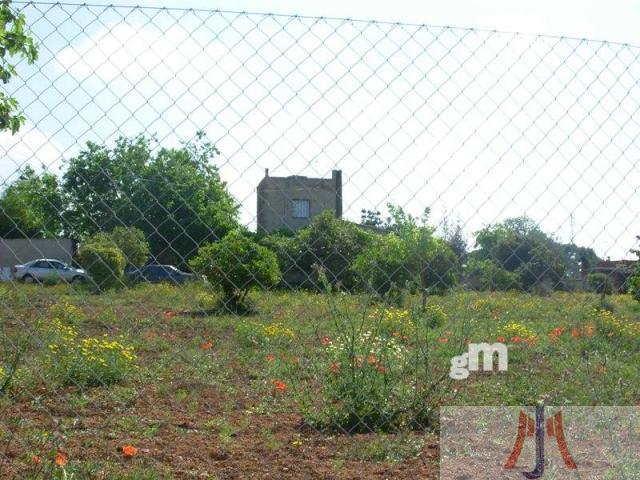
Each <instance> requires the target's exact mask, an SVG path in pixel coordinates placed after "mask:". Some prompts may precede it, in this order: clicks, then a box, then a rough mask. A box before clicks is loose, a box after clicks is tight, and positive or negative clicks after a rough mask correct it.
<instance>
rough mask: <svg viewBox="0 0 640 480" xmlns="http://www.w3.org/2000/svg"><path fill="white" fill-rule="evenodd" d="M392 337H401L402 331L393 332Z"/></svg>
mask: <svg viewBox="0 0 640 480" xmlns="http://www.w3.org/2000/svg"><path fill="white" fill-rule="evenodd" d="M391 336H392V337H399V336H400V332H393V333H392V334H391Z"/></svg>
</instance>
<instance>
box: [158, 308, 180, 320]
mask: <svg viewBox="0 0 640 480" xmlns="http://www.w3.org/2000/svg"><path fill="white" fill-rule="evenodd" d="M176 315H178V312H176V311H175V310H167V311H166V312H164V313H163V314H162V318H164V319H165V320H169V319H170V318H173V317H175V316H176Z"/></svg>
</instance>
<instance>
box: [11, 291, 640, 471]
mask: <svg viewBox="0 0 640 480" xmlns="http://www.w3.org/2000/svg"><path fill="white" fill-rule="evenodd" d="M0 288H1V291H0V293H1V297H0V309H1V311H2V320H1V321H2V323H1V327H0V328H1V329H2V330H1V333H0V353H1V356H0V367H2V369H3V370H2V372H3V373H2V375H3V376H5V375H7V372H10V371H12V369H11V365H10V364H9V363H10V361H11V360H10V359H13V358H16V353H17V352H18V351H20V352H21V354H20V356H19V361H18V364H17V366H16V368H15V371H13V373H12V379H11V382H10V383H9V384H8V387H7V391H6V392H5V395H4V396H3V397H2V398H0V403H1V405H0V407H1V408H2V411H3V418H2V420H0V445H2V448H3V451H4V452H5V460H4V461H3V462H2V463H1V464H0V472H2V475H1V476H2V478H12V477H13V478H48V477H46V476H43V474H41V473H40V472H42V471H43V469H42V468H40V467H41V465H43V464H47V465H53V458H54V455H55V452H57V451H62V452H65V454H66V455H67V458H68V463H67V465H66V467H65V468H66V469H67V470H68V472H69V473H75V477H74V478H76V479H77V478H150V479H151V478H177V477H180V478H184V477H186V478H191V477H193V478H196V477H198V478H215V475H218V474H220V476H224V475H222V473H225V472H226V473H225V474H230V472H231V473H232V469H234V468H235V469H237V470H236V471H235V473H236V474H239V473H242V472H244V471H247V472H249V471H250V469H251V468H252V465H255V464H256V462H258V463H260V461H261V460H266V459H267V458H268V459H269V462H270V465H272V468H273V469H275V470H277V471H278V472H280V473H282V474H283V475H285V474H286V475H293V476H292V478H295V474H296V472H297V474H299V475H300V476H306V474H305V473H304V472H314V471H315V472H318V470H317V468H319V467H318V465H321V466H322V469H324V470H323V471H324V473H327V474H328V475H329V474H330V475H334V476H338V477H340V476H341V475H343V474H345V472H351V473H354V472H358V475H361V476H366V475H367V473H366V472H367V470H366V469H367V468H372V469H375V468H377V467H376V465H377V464H379V463H384V464H396V463H401V462H403V461H406V462H411V461H416V462H418V461H419V462H420V465H421V466H420V467H419V468H424V469H426V470H424V472H426V474H427V475H430V474H431V473H432V472H434V471H437V470H433V468H435V467H434V465H433V464H434V462H433V461H432V460H429V461H424V459H423V460H417V459H418V458H419V457H420V456H421V455H422V456H427V455H429V454H430V450H429V446H430V444H431V443H432V442H433V438H434V437H433V436H432V435H433V433H431V432H424V431H406V430H403V431H397V432H396V431H395V430H394V429H391V430H392V431H391V433H390V434H382V433H375V432H371V433H365V434H364V435H356V436H349V435H343V434H340V433H336V432H334V431H326V432H317V431H316V430H314V429H313V428H310V427H309V423H308V422H306V421H305V419H306V417H304V416H303V413H304V412H305V408H317V409H322V408H325V407H326V406H327V405H325V404H323V402H325V401H326V399H327V397H323V393H322V392H323V387H324V384H325V383H326V379H327V378H330V377H328V375H331V373H330V372H329V371H328V369H327V365H328V363H327V362H328V354H327V351H328V348H327V342H334V341H336V339H337V338H338V335H339V332H338V331H337V328H341V327H342V328H344V327H345V326H347V327H349V328H361V329H363V328H376V329H379V331H380V332H387V334H389V335H392V336H393V338H396V339H398V342H404V345H405V346H406V349H407V351H408V352H410V353H409V354H411V352H414V351H415V350H416V348H417V347H418V343H416V342H415V341H414V339H415V338H416V333H415V325H416V323H415V316H414V315H413V314H406V313H405V312H413V311H414V309H415V307H416V306H417V305H419V303H420V299H419V298H413V297H409V298H407V299H406V304H405V305H404V306H403V307H402V308H399V309H393V308H392V309H389V308H387V307H384V306H381V305H371V304H369V300H368V299H367V298H364V297H360V296H358V295H336V296H334V297H333V299H334V301H335V304H334V305H333V307H334V308H335V309H336V311H337V312H338V313H339V315H340V318H341V319H342V320H341V322H342V323H340V322H337V321H336V311H333V312H332V305H331V303H330V302H328V301H327V298H326V296H325V295H322V294H317V293H311V292H282V291H275V292H253V293H252V295H251V296H252V298H253V301H254V302H255V307H256V311H257V312H258V313H256V314H254V315H252V316H248V317H243V318H239V317H236V316H234V315H216V316H202V317H197V316H191V315H181V314H180V312H185V311H198V310H201V309H203V308H204V307H206V306H208V305H211V304H215V303H216V301H217V299H216V295H215V294H211V292H209V291H207V290H206V289H205V287H204V286H201V285H198V284H189V285H186V286H183V287H171V286H167V285H154V286H150V285H141V286H138V287H135V288H132V289H129V290H124V291H120V292H107V293H105V294H102V295H93V294H89V293H86V292H85V291H83V290H82V289H78V288H74V287H70V286H67V285H53V286H37V285H8V284H7V285H0ZM598 302H599V300H598V297H597V296H596V295H593V294H588V293H572V294H570V293H562V292H557V293H554V294H553V295H552V296H549V297H537V296H532V295H528V294H523V293H477V292H464V291H460V292H454V293H450V294H448V295H445V296H442V297H431V298H430V299H429V309H428V312H430V313H429V315H428V317H429V318H426V319H425V322H426V325H428V327H427V329H428V334H427V336H426V337H425V338H426V340H425V341H424V342H423V343H420V346H421V348H422V347H425V346H426V348H427V353H428V359H429V370H430V371H432V372H433V375H434V377H435V376H438V375H440V374H442V375H444V376H446V373H447V372H448V369H449V365H450V360H451V358H452V357H453V356H455V355H459V354H461V353H462V352H463V351H464V350H465V349H466V342H467V341H470V342H483V341H487V342H490V343H493V342H495V341H497V340H504V341H505V342H506V343H507V344H508V345H509V348H510V349H509V370H508V371H507V372H504V373H494V372H488V373H484V372H473V373H471V376H470V377H469V379H467V380H465V381H460V382H455V381H450V380H448V379H447V380H445V382H444V385H443V389H442V395H441V396H440V397H438V399H437V402H439V404H442V405H522V404H529V405H530V404H532V403H533V402H535V401H536V400H537V399H544V401H545V402H546V403H547V404H549V405H558V406H568V405H612V406H613V405H637V404H638V403H639V402H640V371H639V370H638V369H637V365H638V364H640V348H638V347H639V346H640V337H639V336H638V335H637V331H638V330H637V328H636V327H637V325H638V319H639V318H640V303H638V302H635V301H634V300H633V299H632V298H631V297H630V296H625V295H614V296H611V297H609V299H608V302H609V304H610V306H611V309H612V312H610V313H604V312H603V311H602V310H595V309H594V307H595V306H597V305H598ZM372 312H373V313H372ZM344 319H350V320H348V321H346V323H345V320H344ZM354 319H355V320H354ZM54 320H57V321H58V322H62V323H63V324H65V325H68V326H69V327H72V328H73V330H74V331H76V332H77V333H78V335H79V337H82V338H84V337H87V338H107V339H111V338H118V339H119V340H118V341H119V342H122V344H123V345H126V346H131V347H133V351H134V352H135V368H132V369H128V370H127V371H126V372H122V374H123V375H122V376H120V375H119V373H120V372H115V373H114V372H111V371H110V374H112V375H111V376H110V378H113V379H114V381H113V382H111V381H109V382H103V384H100V382H89V384H86V385H85V384H82V383H79V382H76V383H73V382H65V381H61V380H60V378H62V377H63V376H61V374H60V372H59V371H58V370H59V368H60V365H59V364H53V363H52V362H53V360H52V357H51V355H50V354H49V349H48V345H49V344H50V342H51V341H52V337H51V326H52V325H53V324H54ZM412 335H414V336H413V337H412ZM105 336H106V337H105ZM105 345H108V343H107V342H105ZM105 348H106V347H105ZM18 349H19V350H18ZM83 365H84V364H83ZM110 365H111V364H110ZM82 368H90V365H89V367H86V366H83V367H82ZM113 368H118V367H117V365H116V366H115V367H113ZM98 373H99V372H98ZM401 374H402V373H400V375H401ZM80 378H82V377H80ZM0 380H3V383H4V379H0ZM95 383H98V386H93V385H94V384H95ZM329 430H330V429H329ZM363 438H366V441H363ZM125 444H131V445H135V446H137V447H138V448H139V453H138V454H137V455H136V456H135V457H134V458H132V459H124V458H123V455H122V453H121V447H122V446H123V445H125ZM212 449H213V450H212ZM220 452H223V453H220ZM425 452H426V453H425ZM36 457H37V458H40V459H41V462H42V463H37V462H35V461H34V458H36ZM230 459H231V460H230ZM295 465H298V468H299V469H300V468H301V469H303V470H296V469H295V468H294V466H295ZM56 468H58V467H56ZM305 468H306V469H307V470H304V469H305ZM229 469H231V470H229ZM363 469H364V470H363ZM372 471H374V470H372ZM354 475H355V473H354ZM358 475H355V476H358ZM427 478H435V477H427Z"/></svg>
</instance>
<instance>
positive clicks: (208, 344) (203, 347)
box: [200, 340, 213, 351]
mask: <svg viewBox="0 0 640 480" xmlns="http://www.w3.org/2000/svg"><path fill="white" fill-rule="evenodd" d="M211 347H213V342H212V341H211V340H209V341H207V342H204V343H203V344H202V345H200V349H201V350H204V351H206V350H209V349H210V348H211Z"/></svg>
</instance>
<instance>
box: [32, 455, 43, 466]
mask: <svg viewBox="0 0 640 480" xmlns="http://www.w3.org/2000/svg"><path fill="white" fill-rule="evenodd" d="M31 461H32V462H33V463H35V464H36V465H40V464H41V463H42V458H41V457H40V455H32V456H31Z"/></svg>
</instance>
